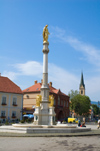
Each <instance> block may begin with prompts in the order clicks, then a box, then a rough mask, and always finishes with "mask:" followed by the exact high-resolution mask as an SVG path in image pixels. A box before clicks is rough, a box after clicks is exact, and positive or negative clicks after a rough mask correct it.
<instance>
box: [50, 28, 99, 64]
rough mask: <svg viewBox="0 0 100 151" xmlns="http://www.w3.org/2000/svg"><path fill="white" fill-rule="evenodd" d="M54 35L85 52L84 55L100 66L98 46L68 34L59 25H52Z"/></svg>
mask: <svg viewBox="0 0 100 151" xmlns="http://www.w3.org/2000/svg"><path fill="white" fill-rule="evenodd" d="M51 29H52V35H53V36H55V37H56V38H58V39H60V40H61V41H63V42H65V43H68V44H70V46H71V47H73V48H74V49H75V50H77V51H80V52H82V53H83V54H84V57H85V58H86V60H87V61H89V62H90V63H92V64H94V65H96V66H100V50H98V49H97V48H96V47H94V46H92V45H90V44H87V43H84V42H82V41H80V40H78V39H77V38H75V37H72V36H66V35H67V34H66V31H65V30H63V29H60V28H59V27H52V28H51Z"/></svg>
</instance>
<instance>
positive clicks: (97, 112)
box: [91, 104, 99, 115]
mask: <svg viewBox="0 0 100 151" xmlns="http://www.w3.org/2000/svg"><path fill="white" fill-rule="evenodd" d="M91 106H92V108H93V113H94V115H98V114H99V107H98V106H97V105H96V104H92V105H91Z"/></svg>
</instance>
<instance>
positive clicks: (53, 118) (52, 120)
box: [49, 107, 56, 125]
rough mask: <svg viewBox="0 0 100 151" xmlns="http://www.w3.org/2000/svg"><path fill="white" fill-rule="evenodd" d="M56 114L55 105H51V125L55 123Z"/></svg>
mask: <svg viewBox="0 0 100 151" xmlns="http://www.w3.org/2000/svg"><path fill="white" fill-rule="evenodd" d="M55 115H56V114H55V111H54V107H49V125H54V124H55Z"/></svg>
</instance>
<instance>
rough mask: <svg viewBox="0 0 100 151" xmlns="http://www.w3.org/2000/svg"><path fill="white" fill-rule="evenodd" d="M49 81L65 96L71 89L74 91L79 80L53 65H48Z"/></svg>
mask: <svg viewBox="0 0 100 151" xmlns="http://www.w3.org/2000/svg"><path fill="white" fill-rule="evenodd" d="M49 81H52V82H53V83H54V84H53V85H54V87H56V88H57V89H59V88H60V89H61V91H62V92H65V93H66V94H68V92H69V91H70V90H71V89H74V90H76V89H77V88H78V85H79V80H78V78H77V77H76V76H75V75H73V74H72V73H70V72H68V71H67V70H65V69H62V68H60V67H58V66H56V65H54V64H49Z"/></svg>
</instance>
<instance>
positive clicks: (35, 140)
mask: <svg viewBox="0 0 100 151" xmlns="http://www.w3.org/2000/svg"><path fill="white" fill-rule="evenodd" d="M0 151H100V136H90V137H0Z"/></svg>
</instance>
